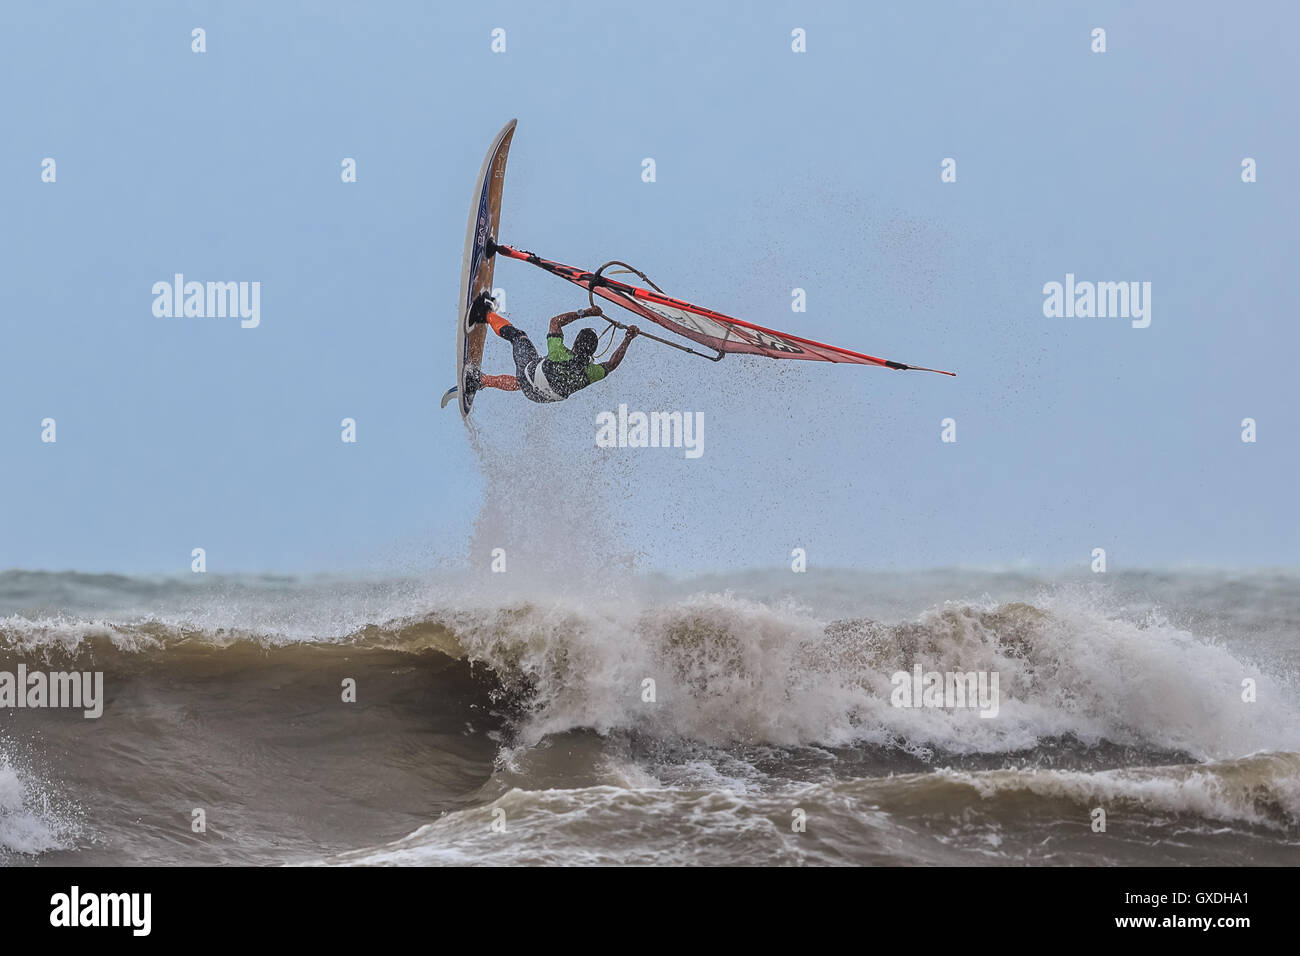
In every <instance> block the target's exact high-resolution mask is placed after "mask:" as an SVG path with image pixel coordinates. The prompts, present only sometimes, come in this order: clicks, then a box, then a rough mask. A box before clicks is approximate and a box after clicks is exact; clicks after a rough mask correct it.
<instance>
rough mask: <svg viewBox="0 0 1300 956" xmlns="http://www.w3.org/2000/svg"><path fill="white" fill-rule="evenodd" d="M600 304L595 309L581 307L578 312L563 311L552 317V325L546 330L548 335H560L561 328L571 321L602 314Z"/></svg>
mask: <svg viewBox="0 0 1300 956" xmlns="http://www.w3.org/2000/svg"><path fill="white" fill-rule="evenodd" d="M600 314H601V313H600V306H596V307H595V308H594V309H579V310H578V311H577V312H562V313H560V314H559V315H557V316H556V317H555V318H553V319H551V327H550V328H549V329H547V330H546V334H547V335H559V334H560V329H562V328H564V327H565V326H566V325H568V324H569V323H570V322H577V321H578V320H579V319H589V318H591V317H592V316H593V315H600Z"/></svg>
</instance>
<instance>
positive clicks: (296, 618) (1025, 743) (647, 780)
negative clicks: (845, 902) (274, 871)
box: [0, 569, 1300, 866]
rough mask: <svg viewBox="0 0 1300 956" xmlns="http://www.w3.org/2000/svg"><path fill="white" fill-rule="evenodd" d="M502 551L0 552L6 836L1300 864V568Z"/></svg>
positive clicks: (448, 849)
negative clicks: (891, 568) (388, 558)
mask: <svg viewBox="0 0 1300 956" xmlns="http://www.w3.org/2000/svg"><path fill="white" fill-rule="evenodd" d="M509 578H510V575H508V574H500V575H494V574H491V573H485V574H483V575H478V576H473V577H471V576H467V575H464V574H457V573H455V572H451V571H445V572H437V573H429V574H424V575H409V576H404V577H395V578H376V577H366V578H348V577H308V578H295V577H279V576H235V577H230V576H218V575H198V574H195V575H190V576H188V577H185V578H174V577H143V576H117V575H92V574H78V573H48V572H28V571H7V572H3V573H0V674H3V673H4V672H9V673H11V674H17V672H18V668H19V667H20V666H22V667H24V668H25V670H26V672H27V673H29V674H30V673H32V672H37V671H40V672H47V673H48V672H71V671H76V672H101V673H102V675H103V678H102V679H103V695H102V696H103V700H102V701H101V705H102V714H101V716H99V717H97V718H87V717H85V716H84V715H83V710H78V709H75V708H69V707H64V708H32V707H17V706H5V707H0V860H2V861H3V863H4V864H6V865H10V866H22V865H41V866H58V865H63V864H85V865H137V864H146V865H155V864H175V863H193V864H201V865H218V864H244V863H249V864H324V865H347V864H492V865H497V864H537V865H542V864H548V865H556V864H559V865H568V864H637V865H648V864H717V865H742V866H750V865H758V866H771V865H800V864H850V865H853V864H861V865H945V864H958V865H1037V864H1056V865H1061V864H1063V865H1204V864H1228V865H1237V864H1263V865H1282V864H1290V865H1295V864H1298V863H1300V696H1298V695H1297V688H1298V687H1300V676H1298V675H1297V672H1296V661H1297V653H1296V652H1297V646H1298V641H1300V572H1297V571H1293V570H1269V571H1262V570H1261V571H1250V572H1241V571H1239V572H1223V571H1212V570H1180V571H1166V572H1156V571H1149V572H1141V573H1124V574H1102V575H1091V574H1088V575H1084V576H1080V575H1073V576H1072V575H1067V574H1061V575H1044V574H1036V573H1028V572H1022V571H1003V572H989V571H969V570H938V571H922V572H906V573H905V572H866V571H852V570H810V571H808V572H806V573H802V574H800V573H794V572H792V571H791V570H789V569H777V570H753V571H742V572H729V573H725V574H712V575H696V576H693V577H685V576H665V575H655V574H648V573H625V574H617V575H615V574H611V575H607V576H603V577H602V576H593V577H592V579H591V580H593V581H595V582H597V583H596V584H595V585H591V586H587V587H585V588H579V587H573V586H570V587H565V588H550V587H543V586H536V587H534V588H531V589H530V588H528V587H527V586H525V585H523V584H520V583H518V582H515V581H512V582H511V584H510V586H509V587H506V586H505V583H504V582H505V581H506V580H507V579H509ZM918 668H919V669H920V671H921V674H917V673H916V672H917V670H918ZM900 672H902V673H904V674H906V675H908V679H906V680H904V679H902V678H898V677H896V675H898V674H899V673H900ZM930 672H934V673H937V674H939V675H941V676H942V675H947V674H950V673H955V674H975V675H979V674H982V675H984V677H985V678H986V681H985V684H984V687H985V689H986V690H988V689H989V687H990V685H989V682H988V678H991V676H992V675H996V676H997V684H996V690H997V695H996V696H997V700H996V712H995V713H990V711H991V710H993V709H994V708H993V707H991V706H990V701H989V700H987V699H985V700H984V702H983V703H984V706H983V707H978V706H973V703H974V701H973V699H972V700H967V701H966V702H965V705H961V703H962V702H961V701H954V700H951V699H943V698H942V695H940V699H937V700H932V701H931V702H930V703H931V704H933V706H902V705H901V704H903V703H907V701H901V700H900V699H899V697H898V695H899V694H900V693H901V691H900V689H899V688H900V687H902V685H903V684H906V685H907V686H908V690H909V691H911V690H914V689H917V688H918V687H919V686H920V685H916V684H914V683H913V681H912V675H914V674H915V676H916V679H917V680H922V676H921V675H922V674H925V673H930ZM969 686H970V687H971V688H972V689H973V688H974V687H975V684H974V683H971V684H970V685H969ZM349 687H352V688H354V699H352V700H347V701H345V699H344V698H345V697H347V696H349V695H350V692H349V689H348V688H349ZM922 697H923V695H915V696H914V697H913V699H912V701H911V703H913V704H918V703H922V702H923V700H922ZM948 704H952V706H947V705H948ZM1098 811H1100V816H1099V812H1098ZM1099 821H1100V822H1101V824H1102V825H1101V826H1099ZM200 823H201V825H199V824H200Z"/></svg>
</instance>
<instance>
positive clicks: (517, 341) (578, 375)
mask: <svg viewBox="0 0 1300 956" xmlns="http://www.w3.org/2000/svg"><path fill="white" fill-rule="evenodd" d="M494 304H495V303H494V302H493V301H492V297H491V296H490V295H489V294H488V293H487V292H486V291H485V292H483V293H481V294H480V295H479V297H478V298H477V299H475V300H474V305H473V307H472V308H471V309H470V316H469V324H470V326H475V325H479V324H481V323H484V322H486V323H487V324H488V325H490V326H491V327H492V331H493V332H495V333H496V334H497V335H499V336H501V338H503V339H505V340H506V341H507V342H509V343H510V345H511V348H512V349H513V350H514V358H515V374H514V375H483V374H482V373H481V372H479V373H477V374H475V375H474V377H473V378H472V379H471V381H470V387H471V388H474V389H475V390H478V389H480V388H499V389H502V390H503V391H507V392H514V391H519V392H523V393H524V397H525V398H527V399H529V400H530V401H534V402H562V401H564V400H565V399H566V398H568V397H569V396H570V395H572V394H573V393H574V392H578V391H581V390H582V389H584V388H586V387H587V386H588V385H590V384H592V383H593V382H599V381H600V380H601V379H603V378H605V376H607V375H608V374H609V373H610V372H612V371H614V369H616V368H618V365H619V363H620V362H622V361H623V356H624V354H626V352H627V347H628V345H629V344H630V343H631V341H632V340H633V339H634V338H636V337H637V336H638V335H639V334H640V329H638V328H637V327H636V326H635V325H633V326H630V327H629V328H628V330H627V335H626V337H625V338H624V339H623V341H622V343H620V344H619V347H618V348H617V349H615V350H614V354H613V355H611V356H610V357H609V358H608V359H606V360H605V361H604V362H592V361H591V357H592V356H593V355H594V354H595V353H596V346H597V344H598V342H599V337H598V336H597V335H596V333H595V331H593V330H592V329H583V330H582V331H581V332H579V333H578V334H577V336H575V337H574V340H573V349H572V350H570V349H569V348H568V347H566V346H565V344H564V333H563V332H562V331H561V329H563V328H564V327H565V326H566V325H568V324H569V323H570V322H576V321H577V320H578V319H585V318H590V317H592V316H596V315H601V314H602V313H601V311H600V307H599V306H593V307H592V308H590V309H582V310H580V311H578V312H565V313H563V314H562V315H557V316H556V317H555V318H553V319H551V325H550V328H549V329H548V330H547V333H546V355H545V356H544V357H543V356H541V355H538V354H537V348H536V347H535V346H534V345H533V343H532V340H531V339H529V338H528V335H527V333H525V332H523V331H521V330H520V329H517V328H515V327H514V326H513V325H511V324H510V321H509V320H508V319H506V318H504V317H502V316H500V315H497V314H496V313H495V312H493V311H492V306H493V305H494Z"/></svg>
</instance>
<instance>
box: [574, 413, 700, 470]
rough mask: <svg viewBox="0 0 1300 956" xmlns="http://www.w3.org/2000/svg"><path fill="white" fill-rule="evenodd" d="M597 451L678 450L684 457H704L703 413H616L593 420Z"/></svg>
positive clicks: (604, 414)
mask: <svg viewBox="0 0 1300 956" xmlns="http://www.w3.org/2000/svg"><path fill="white" fill-rule="evenodd" d="M596 447H597V448H681V449H684V452H683V454H684V457H686V458H699V457H700V456H701V455H703V454H704V413H703V412H629V411H628V410H627V405H626V404H622V405H619V406H618V412H617V414H615V413H614V412H601V413H599V414H598V415H597V416H596Z"/></svg>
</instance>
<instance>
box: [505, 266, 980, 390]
mask: <svg viewBox="0 0 1300 956" xmlns="http://www.w3.org/2000/svg"><path fill="white" fill-rule="evenodd" d="M496 251H497V252H498V253H500V254H502V255H505V256H509V257H510V258H512V259H519V260H521V261H523V262H529V263H531V264H533V265H535V266H537V267H538V268H541V269H545V270H546V271H547V272H550V273H551V274H553V275H557V276H559V277H560V278H562V279H567V280H568V281H570V282H572V283H574V284H575V285H578V286H581V287H582V288H584V289H592V291H593V292H594V293H595V294H596V295H598V296H600V297H601V298H602V299H606V300H607V301H609V302H613V303H614V304H615V305H619V306H622V307H623V308H625V309H627V310H628V311H629V312H632V313H635V314H636V315H639V316H641V317H642V318H644V319H648V320H649V321H651V322H654V323H655V324H657V325H661V326H663V327H664V328H666V329H668V330H669V331H670V332H674V333H676V334H677V335H680V336H682V337H683V338H686V339H690V340H691V341H692V342H697V343H699V344H700V345H703V346H705V347H707V348H711V349H716V350H717V351H719V352H728V353H729V352H741V353H747V354H749V355H765V356H767V357H768V358H775V359H804V360H807V361H813V362H843V363H848V364H852V365H879V366H882V367H884V368H893V369H917V370H919V371H924V372H938V373H939V374H940V375H955V374H956V373H954V372H944V371H942V370H940V369H933V368H924V367H922V366H919V365H904V364H903V363H901V362H893V361H890V360H889V359H883V358H877V357H876V356H874V355H866V354H864V353H862V352H853V351H850V350H849V349H842V348H840V347H839V346H836V345H827V344H825V343H824V342H815V341H813V340H812V339H805V338H802V337H801V336H798V335H791V334H790V333H788V332H778V331H776V330H775V329H766V328H763V327H762V326H761V325H753V324H752V323H749V322H745V321H743V320H741V319H735V318H732V317H731V316H729V315H723V314H722V313H721V312H714V311H713V310H712V309H706V308H704V307H703V306H698V305H694V304H693V303H690V302H686V301H683V300H682V299H674V298H673V297H672V296H668V295H664V294H663V293H661V292H655V291H652V290H650V289H643V288H640V287H639V286H633V285H628V284H627V283H626V282H619V281H618V280H617V279H609V278H606V277H605V276H596V275H595V274H594V273H591V272H585V271H583V270H581V269H575V268H574V267H573V266H567V265H565V264H564V263H562V262H553V261H551V260H549V259H543V258H541V257H540V256H537V255H534V254H533V253H530V252H522V251H520V250H518V249H512V248H511V247H510V246H503V245H498V246H496ZM593 282H594V283H595V287H594V289H593V288H592V283H593Z"/></svg>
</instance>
